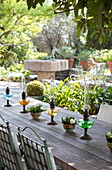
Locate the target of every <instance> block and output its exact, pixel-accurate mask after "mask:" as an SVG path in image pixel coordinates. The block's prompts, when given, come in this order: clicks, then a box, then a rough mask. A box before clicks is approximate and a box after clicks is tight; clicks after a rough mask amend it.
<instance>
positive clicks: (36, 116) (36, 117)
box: [31, 113, 41, 120]
mask: <svg viewBox="0 0 112 170" xmlns="http://www.w3.org/2000/svg"><path fill="white" fill-rule="evenodd" d="M40 115H41V113H35V114H34V113H31V116H32V117H33V119H34V120H38V119H39V117H40Z"/></svg>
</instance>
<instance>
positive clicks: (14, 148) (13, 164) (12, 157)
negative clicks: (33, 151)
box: [0, 115, 23, 170]
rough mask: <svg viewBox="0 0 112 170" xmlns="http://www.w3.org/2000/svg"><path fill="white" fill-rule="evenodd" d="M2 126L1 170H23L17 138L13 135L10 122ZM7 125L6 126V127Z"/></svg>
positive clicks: (0, 142) (0, 130)
mask: <svg viewBox="0 0 112 170" xmlns="http://www.w3.org/2000/svg"><path fill="white" fill-rule="evenodd" d="M0 118H1V119H2V120H3V122H4V123H3V124H0V170H23V167H22V162H21V155H20V152H19V146H18V142H17V138H16V137H15V136H14V134H12V133H11V130H10V127H9V122H6V121H5V120H4V119H3V117H2V116H1V115H0ZM4 124H5V125H4Z"/></svg>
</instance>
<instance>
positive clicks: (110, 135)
mask: <svg viewBox="0 0 112 170" xmlns="http://www.w3.org/2000/svg"><path fill="white" fill-rule="evenodd" d="M105 137H106V140H107V142H110V143H112V130H110V131H109V132H108V133H107V134H105Z"/></svg>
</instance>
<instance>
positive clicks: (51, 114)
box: [47, 98, 58, 125]
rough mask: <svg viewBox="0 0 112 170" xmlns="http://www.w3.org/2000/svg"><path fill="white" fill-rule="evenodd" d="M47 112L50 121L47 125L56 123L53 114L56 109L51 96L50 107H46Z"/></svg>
mask: <svg viewBox="0 0 112 170" xmlns="http://www.w3.org/2000/svg"><path fill="white" fill-rule="evenodd" d="M47 114H48V115H50V116H51V121H50V122H49V123H48V125H57V122H55V121H54V116H56V115H57V114H58V109H55V102H54V99H53V98H52V99H51V100H50V108H48V109H47Z"/></svg>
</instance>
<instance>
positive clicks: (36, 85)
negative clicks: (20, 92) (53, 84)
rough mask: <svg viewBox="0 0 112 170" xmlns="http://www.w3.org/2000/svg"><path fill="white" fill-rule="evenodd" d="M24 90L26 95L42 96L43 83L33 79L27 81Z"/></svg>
mask: <svg viewBox="0 0 112 170" xmlns="http://www.w3.org/2000/svg"><path fill="white" fill-rule="evenodd" d="M26 91H27V95H28V96H42V95H43V94H44V85H43V83H41V82H39V81H37V80H34V81H31V82H29V83H27V86H26Z"/></svg>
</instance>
